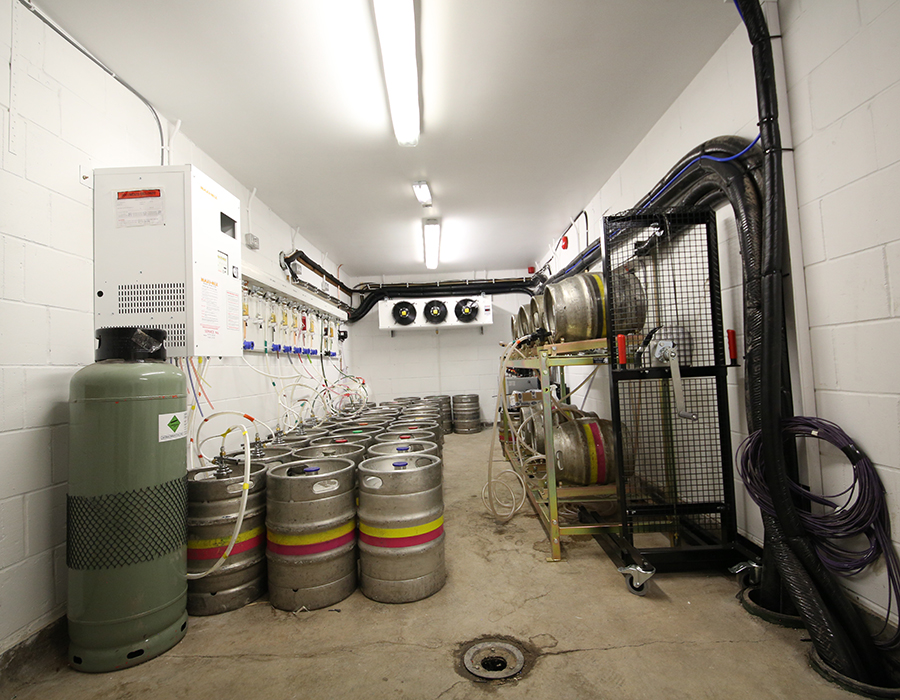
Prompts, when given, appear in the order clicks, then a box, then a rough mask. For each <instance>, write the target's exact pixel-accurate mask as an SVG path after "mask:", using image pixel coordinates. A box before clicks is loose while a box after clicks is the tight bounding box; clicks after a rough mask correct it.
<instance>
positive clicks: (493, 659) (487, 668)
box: [463, 639, 525, 680]
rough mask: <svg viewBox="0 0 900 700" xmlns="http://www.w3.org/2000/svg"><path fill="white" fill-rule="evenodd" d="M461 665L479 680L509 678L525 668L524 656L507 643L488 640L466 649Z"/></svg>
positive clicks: (516, 648)
mask: <svg viewBox="0 0 900 700" xmlns="http://www.w3.org/2000/svg"><path fill="white" fill-rule="evenodd" d="M463 665H464V666H465V667H466V670H467V671H468V672H469V673H471V674H472V675H474V676H478V677H479V678H485V679H487V680H498V679H500V678H511V677H512V676H515V675H516V674H517V673H518V672H519V671H521V670H522V668H523V667H524V666H525V655H524V654H523V653H522V651H521V650H520V649H519V648H518V647H516V646H515V645H513V644H510V643H509V642H504V641H501V640H499V639H489V640H486V641H483V642H478V643H477V644H473V645H472V646H470V647H469V648H468V649H466V653H465V654H464V655H463Z"/></svg>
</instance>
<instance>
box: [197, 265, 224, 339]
mask: <svg viewBox="0 0 900 700" xmlns="http://www.w3.org/2000/svg"><path fill="white" fill-rule="evenodd" d="M200 284H201V287H200V329H201V331H202V333H203V337H204V338H207V339H209V340H215V339H216V338H218V337H219V333H220V332H221V331H222V313H221V309H220V308H219V283H218V282H215V281H213V280H208V279H206V278H205V277H201V278H200Z"/></svg>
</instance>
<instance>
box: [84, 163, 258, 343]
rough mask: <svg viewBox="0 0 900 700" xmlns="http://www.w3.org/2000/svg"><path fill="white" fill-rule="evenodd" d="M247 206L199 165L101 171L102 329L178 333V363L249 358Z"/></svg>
mask: <svg viewBox="0 0 900 700" xmlns="http://www.w3.org/2000/svg"><path fill="white" fill-rule="evenodd" d="M241 276H242V275H241V235H240V200H239V199H238V198H237V197H235V196H234V195H232V194H231V193H229V192H228V191H226V190H225V189H224V188H222V187H221V186H219V185H218V184H216V183H215V182H214V181H213V180H211V179H210V178H209V177H207V176H206V175H204V174H203V173H202V172H200V171H199V170H197V168H195V167H194V166H192V165H172V166H149V167H137V168H103V169H97V170H95V171H94V322H95V326H96V327H97V328H109V327H117V326H141V327H147V328H161V329H163V330H165V331H167V333H168V338H167V340H166V350H167V352H168V354H169V355H170V356H173V357H183V356H192V355H215V356H221V357H233V356H239V355H241V353H242V327H243V319H242V307H241V284H242V280H241Z"/></svg>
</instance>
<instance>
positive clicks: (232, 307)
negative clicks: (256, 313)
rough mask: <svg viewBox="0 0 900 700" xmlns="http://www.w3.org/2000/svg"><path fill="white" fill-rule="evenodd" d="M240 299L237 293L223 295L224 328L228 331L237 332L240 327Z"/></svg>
mask: <svg viewBox="0 0 900 700" xmlns="http://www.w3.org/2000/svg"><path fill="white" fill-rule="evenodd" d="M242 310H243V309H242V308H241V298H240V296H238V294H237V292H226V293H225V328H226V329H227V330H229V331H236V330H239V329H240V327H241V320H242V318H243V317H242V316H241V312H242Z"/></svg>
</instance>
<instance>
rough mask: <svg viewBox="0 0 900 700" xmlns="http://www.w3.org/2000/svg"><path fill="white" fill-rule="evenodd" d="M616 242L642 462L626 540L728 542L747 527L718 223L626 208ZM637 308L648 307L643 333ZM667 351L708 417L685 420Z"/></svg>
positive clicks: (619, 405)
mask: <svg viewBox="0 0 900 700" xmlns="http://www.w3.org/2000/svg"><path fill="white" fill-rule="evenodd" d="M604 235H605V241H604V242H605V244H606V270H605V273H606V275H605V276H606V279H607V280H608V295H609V309H610V322H609V329H608V331H609V337H608V342H609V344H610V348H614V349H615V348H618V347H620V346H621V339H620V338H619V336H620V335H622V336H624V345H625V356H624V357H622V356H620V355H619V352H617V351H613V352H611V356H612V357H611V360H610V363H611V367H612V371H611V380H612V381H611V382H610V392H611V397H612V412H613V424H614V427H615V432H616V442H617V450H618V453H619V454H623V453H624V454H629V455H633V456H634V457H633V464H634V469H633V471H632V470H631V469H629V470H628V472H629V473H627V474H625V473H623V474H620V482H619V483H620V484H623V485H624V488H621V489H620V491H619V499H620V506H621V512H622V513H623V514H625V515H624V516H623V525H624V530H625V534H626V536H627V537H628V538H629V539H631V540H634V536H635V535H636V534H639V533H661V534H662V535H664V537H663V538H659V537H657V538H655V539H653V538H650V539H648V541H652V542H653V544H652V546H651V547H647V548H646V549H645V551H646V553H647V554H648V555H650V554H651V553H652V552H653V551H654V550H662V549H666V548H668V549H670V550H671V549H672V548H676V549H679V550H684V549H689V548H691V547H698V548H702V547H711V546H712V547H715V546H727V545H728V543H730V542H733V541H734V539H735V537H736V527H735V516H734V487H733V476H732V474H733V472H732V457H731V439H730V425H729V417H728V401H727V384H726V381H727V379H726V374H725V373H726V362H725V340H724V331H723V328H722V307H721V298H720V294H721V292H720V286H719V265H718V248H717V245H718V244H717V239H716V226H715V215H714V214H713V213H712V212H710V211H667V212H626V213H624V214H619V215H617V216H612V217H606V218H605V219H604ZM635 280H637V281H638V282H640V285H636V284H635V283H634V281H635ZM636 289H640V290H641V292H642V295H643V297H642V298H641V299H637V298H636V297H635V294H636V291H635V290H636ZM636 304H642V305H645V308H646V312H645V321H644V326H643V328H641V329H639V330H637V331H635V330H634V313H633V309H634V308H635V307H636ZM666 348H674V349H675V350H677V357H678V358H679V359H678V366H679V370H680V374H681V377H682V386H683V392H684V398H685V407H684V408H685V409H686V410H685V412H686V413H692V414H694V415H695V416H696V418H697V420H691V419H690V418H685V417H682V416H680V415H679V412H678V409H677V408H676V396H675V391H674V386H673V378H672V370H671V366H670V364H669V362H668V359H667V357H666V355H665V349H666ZM619 463H620V464H623V460H621V459H620V460H619ZM638 541H640V538H638ZM650 559H651V561H652V560H653V559H652V556H651V558H650Z"/></svg>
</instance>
